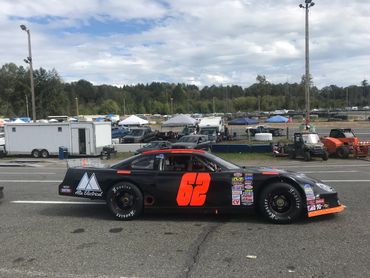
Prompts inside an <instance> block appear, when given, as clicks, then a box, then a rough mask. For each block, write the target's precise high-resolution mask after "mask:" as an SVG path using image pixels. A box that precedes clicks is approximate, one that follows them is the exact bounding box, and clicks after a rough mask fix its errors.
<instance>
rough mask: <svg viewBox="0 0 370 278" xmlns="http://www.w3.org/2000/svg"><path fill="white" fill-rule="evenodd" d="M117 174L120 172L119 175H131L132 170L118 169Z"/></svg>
mask: <svg viewBox="0 0 370 278" xmlns="http://www.w3.org/2000/svg"><path fill="white" fill-rule="evenodd" d="M117 174H119V175H130V174H131V171H129V170H118V171H117Z"/></svg>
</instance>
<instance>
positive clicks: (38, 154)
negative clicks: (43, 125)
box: [31, 149, 40, 158]
mask: <svg viewBox="0 0 370 278" xmlns="http://www.w3.org/2000/svg"><path fill="white" fill-rule="evenodd" d="M31 156H32V157H33V158H39V157H40V151H39V150H36V149H34V150H33V151H32V152H31Z"/></svg>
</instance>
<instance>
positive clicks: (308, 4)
mask: <svg viewBox="0 0 370 278" xmlns="http://www.w3.org/2000/svg"><path fill="white" fill-rule="evenodd" d="M314 5H315V3H314V2H312V0H305V4H300V5H299V7H300V8H302V9H305V10H306V21H305V30H306V31H305V33H306V35H305V42H306V48H305V49H306V55H305V56H306V63H305V64H306V74H305V84H304V85H305V86H304V88H305V89H304V91H305V99H306V126H308V125H309V124H310V56H309V55H310V46H309V39H310V37H309V25H308V15H309V10H310V8H311V7H313V6H314Z"/></svg>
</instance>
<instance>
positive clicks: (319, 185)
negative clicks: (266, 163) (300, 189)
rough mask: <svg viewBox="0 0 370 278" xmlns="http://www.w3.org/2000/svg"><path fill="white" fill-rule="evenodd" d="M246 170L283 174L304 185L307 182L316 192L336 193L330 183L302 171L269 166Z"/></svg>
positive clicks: (256, 172) (274, 174)
mask: <svg viewBox="0 0 370 278" xmlns="http://www.w3.org/2000/svg"><path fill="white" fill-rule="evenodd" d="M246 171H247V172H250V171H252V172H253V173H255V174H260V175H269V176H271V177H272V176H284V177H286V178H290V179H292V180H294V181H295V182H297V183H298V184H300V185H302V186H304V185H306V184H309V185H310V186H312V187H313V188H314V189H315V192H317V193H336V191H335V189H334V188H333V187H331V186H330V185H327V184H325V183H324V182H322V181H321V180H319V179H316V178H313V177H310V176H307V175H306V174H304V173H299V172H293V171H288V170H284V169H276V168H269V167H254V168H247V169H246Z"/></svg>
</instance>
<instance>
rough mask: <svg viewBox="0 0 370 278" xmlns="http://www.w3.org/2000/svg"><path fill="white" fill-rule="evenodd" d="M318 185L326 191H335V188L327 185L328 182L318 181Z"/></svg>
mask: <svg viewBox="0 0 370 278" xmlns="http://www.w3.org/2000/svg"><path fill="white" fill-rule="evenodd" d="M316 185H317V186H318V187H320V188H321V189H323V190H325V191H328V192H333V191H334V190H333V188H332V187H331V186H329V185H326V184H324V183H322V182H317V183H316Z"/></svg>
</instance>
